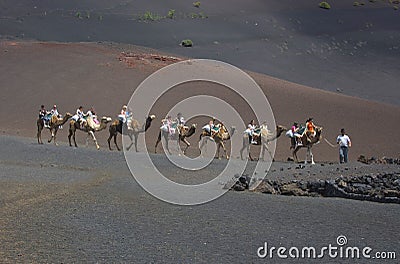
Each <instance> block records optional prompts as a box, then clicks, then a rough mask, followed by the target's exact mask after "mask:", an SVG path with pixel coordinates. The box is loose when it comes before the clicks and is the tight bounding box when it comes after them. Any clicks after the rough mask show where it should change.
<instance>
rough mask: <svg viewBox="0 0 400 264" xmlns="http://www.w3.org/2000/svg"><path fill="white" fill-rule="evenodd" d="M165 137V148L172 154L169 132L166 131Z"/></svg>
mask: <svg viewBox="0 0 400 264" xmlns="http://www.w3.org/2000/svg"><path fill="white" fill-rule="evenodd" d="M164 139H165V148H166V149H167V151H168V154H169V155H172V154H171V151H169V145H168V141H169V138H168V134H167V133H165V135H164Z"/></svg>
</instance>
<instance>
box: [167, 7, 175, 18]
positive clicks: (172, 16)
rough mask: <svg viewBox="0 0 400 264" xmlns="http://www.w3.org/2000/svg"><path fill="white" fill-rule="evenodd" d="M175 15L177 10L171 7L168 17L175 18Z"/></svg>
mask: <svg viewBox="0 0 400 264" xmlns="http://www.w3.org/2000/svg"><path fill="white" fill-rule="evenodd" d="M174 17H175V10H174V9H170V10H169V11H168V14H167V18H169V19H173V18H174Z"/></svg>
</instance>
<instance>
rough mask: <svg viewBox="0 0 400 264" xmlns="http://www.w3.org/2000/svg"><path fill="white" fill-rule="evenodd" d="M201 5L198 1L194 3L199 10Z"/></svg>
mask: <svg viewBox="0 0 400 264" xmlns="http://www.w3.org/2000/svg"><path fill="white" fill-rule="evenodd" d="M200 4H201V3H200V1H196V2H194V3H193V6H194V7H197V8H199V7H200Z"/></svg>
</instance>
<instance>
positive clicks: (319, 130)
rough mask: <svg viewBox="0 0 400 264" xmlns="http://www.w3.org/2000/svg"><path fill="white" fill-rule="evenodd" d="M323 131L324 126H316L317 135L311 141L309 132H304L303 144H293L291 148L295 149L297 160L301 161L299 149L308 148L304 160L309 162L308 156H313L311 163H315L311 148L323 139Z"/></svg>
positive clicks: (294, 153)
mask: <svg viewBox="0 0 400 264" xmlns="http://www.w3.org/2000/svg"><path fill="white" fill-rule="evenodd" d="M321 133H322V127H316V128H315V136H314V137H313V138H311V140H310V141H309V140H308V138H307V134H306V133H303V135H302V136H301V142H302V145H297V146H293V145H292V147H291V148H292V149H293V160H294V161H295V162H299V160H298V158H297V151H299V150H300V149H301V148H307V154H306V158H305V160H304V164H307V160H308V157H310V158H311V164H315V162H314V155H313V154H312V151H311V148H312V146H313V145H315V144H318V143H319V141H320V140H321V139H322V136H321Z"/></svg>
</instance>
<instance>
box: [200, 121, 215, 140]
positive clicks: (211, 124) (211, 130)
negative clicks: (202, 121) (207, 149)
mask: <svg viewBox="0 0 400 264" xmlns="http://www.w3.org/2000/svg"><path fill="white" fill-rule="evenodd" d="M214 128H215V118H214V117H213V118H212V119H211V120H210V121H209V122H208V124H207V125H205V126H203V127H202V129H203V130H205V131H206V132H207V133H209V134H210V136H213V135H212V134H215V132H214V131H215V130H214Z"/></svg>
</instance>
